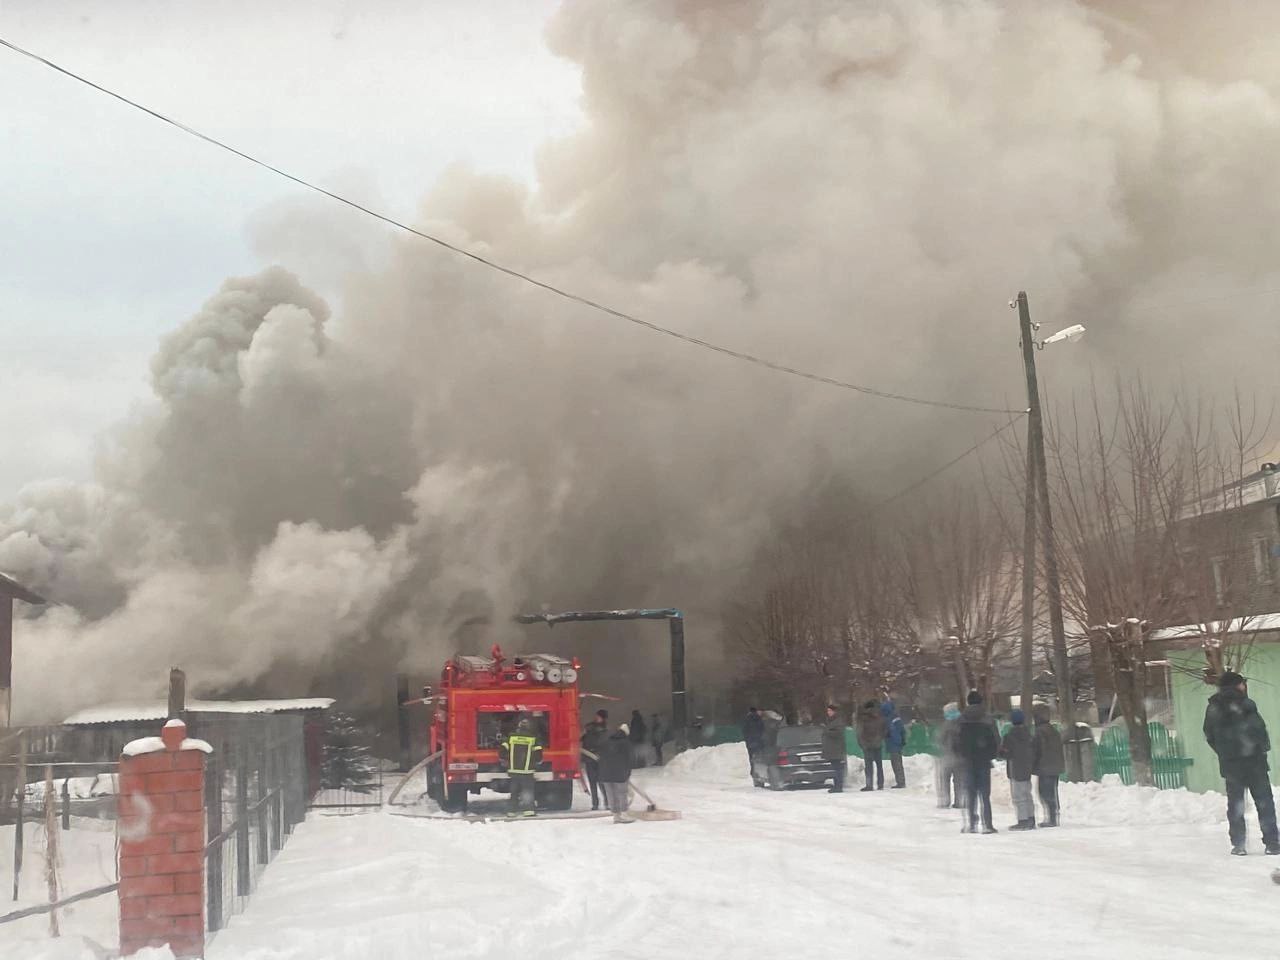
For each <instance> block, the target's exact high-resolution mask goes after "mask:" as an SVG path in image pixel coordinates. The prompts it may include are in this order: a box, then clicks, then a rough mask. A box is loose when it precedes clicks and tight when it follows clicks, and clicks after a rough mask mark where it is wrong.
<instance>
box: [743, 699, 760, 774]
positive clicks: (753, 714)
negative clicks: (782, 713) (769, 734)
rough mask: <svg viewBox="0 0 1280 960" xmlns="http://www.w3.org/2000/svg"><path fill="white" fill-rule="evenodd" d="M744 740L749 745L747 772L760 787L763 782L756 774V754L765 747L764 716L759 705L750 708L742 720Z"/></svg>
mask: <svg viewBox="0 0 1280 960" xmlns="http://www.w3.org/2000/svg"><path fill="white" fill-rule="evenodd" d="M742 742H743V743H744V744H746V747H747V773H748V774H750V776H751V782H752V783H754V784H755V785H756V786H757V787H758V786H760V785H761V783H760V778H759V776H757V774H756V755H757V754H759V753H760V751H761V750H763V749H764V717H762V716H760V710H759V708H757V707H752V708H751V709H750V710H748V711H747V715H746V717H745V718H744V719H743V721H742Z"/></svg>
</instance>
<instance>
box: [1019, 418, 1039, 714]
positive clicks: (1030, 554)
mask: <svg viewBox="0 0 1280 960" xmlns="http://www.w3.org/2000/svg"><path fill="white" fill-rule="evenodd" d="M1032 448H1033V444H1032V440H1031V418H1030V417H1028V418H1027V489H1026V492H1025V494H1024V495H1023V496H1024V504H1025V507H1026V510H1025V513H1024V516H1023V523H1022V697H1021V706H1022V711H1023V713H1027V714H1028V717H1027V720H1028V722H1030V720H1031V718H1030V716H1029V714H1030V711H1031V704H1032V702H1033V701H1034V699H1035V678H1034V677H1033V676H1032V672H1031V659H1032V658H1031V653H1032V650H1033V649H1034V645H1035V637H1034V636H1033V634H1034V632H1035V616H1036V458H1035V454H1034V453H1033V452H1032Z"/></svg>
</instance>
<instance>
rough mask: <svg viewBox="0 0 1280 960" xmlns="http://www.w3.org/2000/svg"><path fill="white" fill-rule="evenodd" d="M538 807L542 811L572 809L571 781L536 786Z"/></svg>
mask: <svg viewBox="0 0 1280 960" xmlns="http://www.w3.org/2000/svg"><path fill="white" fill-rule="evenodd" d="M538 806H540V807H542V808H543V809H544V810H569V809H572V807H573V781H572V780H562V781H559V782H557V783H547V784H538Z"/></svg>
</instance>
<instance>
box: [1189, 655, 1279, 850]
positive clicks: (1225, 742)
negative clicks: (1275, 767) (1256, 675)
mask: <svg viewBox="0 0 1280 960" xmlns="http://www.w3.org/2000/svg"><path fill="white" fill-rule="evenodd" d="M1204 738H1205V740H1206V741H1207V742H1208V744H1209V746H1210V747H1211V748H1212V749H1213V752H1214V753H1216V754H1217V755H1218V770H1219V771H1220V772H1221V774H1222V779H1223V780H1225V781H1226V783H1227V825H1228V829H1229V830H1230V833H1231V852H1232V854H1234V855H1235V856H1237V857H1243V856H1244V855H1245V853H1246V850H1245V846H1244V842H1245V824H1244V793H1245V791H1246V790H1248V791H1249V792H1250V793H1251V794H1253V805H1254V807H1256V808H1257V811H1258V825H1259V826H1260V827H1262V843H1263V846H1264V847H1265V848H1266V851H1267V853H1269V854H1272V855H1276V854H1280V834H1277V832H1276V803H1275V798H1274V797H1273V796H1272V794H1271V778H1270V777H1269V776H1268V770H1269V766H1268V764H1267V751H1269V750H1270V749H1271V740H1270V738H1268V736H1267V725H1266V723H1265V722H1264V721H1263V719H1262V717H1261V716H1259V714H1258V705H1257V704H1256V703H1254V702H1253V701H1252V700H1250V699H1249V694H1248V687H1247V685H1246V683H1245V679H1244V677H1242V676H1240V674H1238V673H1235V672H1233V671H1230V670H1228V671H1227V672H1226V673H1224V674H1223V675H1222V676H1221V677H1219V678H1218V692H1217V693H1215V694H1214V695H1213V696H1211V697H1210V698H1209V706H1208V707H1207V708H1206V709H1205V712H1204Z"/></svg>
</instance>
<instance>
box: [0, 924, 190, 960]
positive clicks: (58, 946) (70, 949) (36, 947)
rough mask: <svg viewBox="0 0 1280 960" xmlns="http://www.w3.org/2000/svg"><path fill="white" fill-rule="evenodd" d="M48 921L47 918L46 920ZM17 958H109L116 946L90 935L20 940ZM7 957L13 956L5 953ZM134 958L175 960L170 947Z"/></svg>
mask: <svg viewBox="0 0 1280 960" xmlns="http://www.w3.org/2000/svg"><path fill="white" fill-rule="evenodd" d="M45 922H46V923H47V922H48V921H47V920H46V921H45ZM13 946H14V947H15V948H16V953H14V954H12V956H14V957H15V958H16V960H107V958H108V957H113V956H115V955H116V950H115V949H114V948H112V949H108V948H106V947H104V946H103V945H102V944H99V943H97V942H96V941H94V940H93V939H91V938H89V937H77V936H71V937H67V936H64V937H60V938H59V939H57V940H49V939H43V940H20V941H18V942H17V943H16V944H14V945H13ZM5 956H6V957H9V956H11V954H9V953H7V952H6V953H5ZM131 956H132V957H133V958H134V960H173V951H171V950H170V949H169V948H168V947H160V948H155V947H152V948H149V949H146V950H139V951H138V952H137V953H135V954H131Z"/></svg>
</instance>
